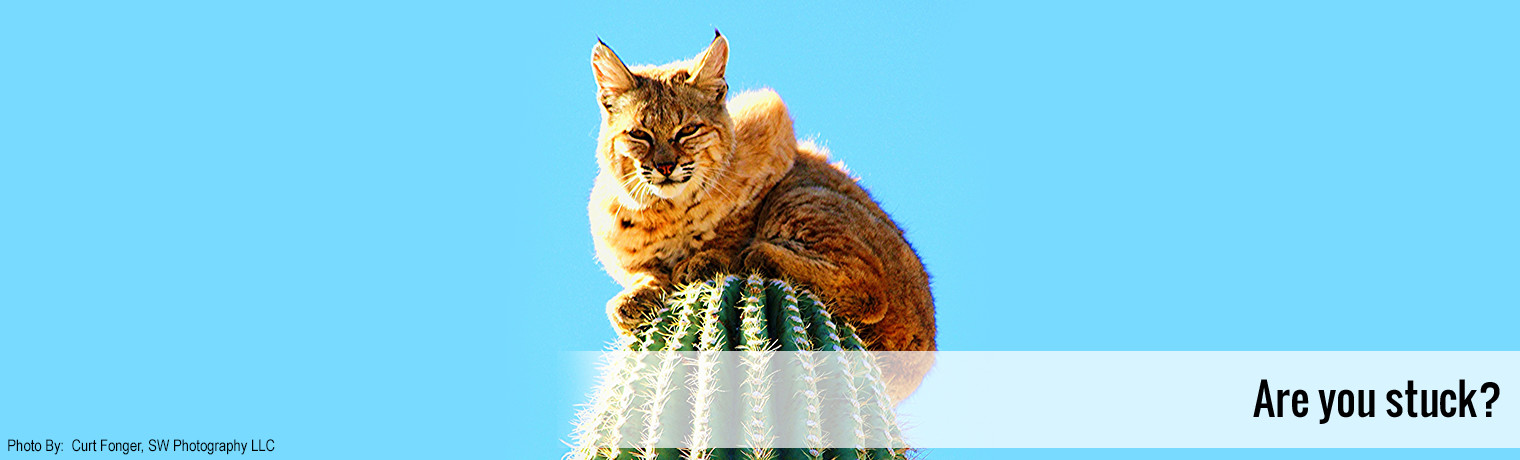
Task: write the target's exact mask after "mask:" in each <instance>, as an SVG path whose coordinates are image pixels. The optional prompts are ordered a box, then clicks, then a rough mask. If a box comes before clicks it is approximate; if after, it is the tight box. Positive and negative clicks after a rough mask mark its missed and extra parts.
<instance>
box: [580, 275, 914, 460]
mask: <svg viewBox="0 0 1520 460" xmlns="http://www.w3.org/2000/svg"><path fill="white" fill-rule="evenodd" d="M863 350H864V348H863V347H862V345H861V342H860V337H859V336H858V335H856V333H855V330H854V328H853V327H851V326H850V325H849V324H845V323H842V322H841V323H836V322H835V321H834V320H833V318H832V317H831V316H830V315H829V312H828V310H827V309H826V308H825V307H824V304H823V302H822V301H820V300H819V299H818V298H817V297H816V296H814V295H813V294H812V293H810V292H807V291H797V290H796V289H795V288H793V287H792V286H791V285H790V284H788V283H786V282H784V281H781V280H767V279H763V278H761V277H759V276H757V275H751V276H749V277H748V278H740V277H737V276H722V277H719V278H717V279H714V280H710V281H708V282H705V283H701V284H696V285H692V286H689V287H686V288H684V289H681V290H679V291H676V292H675V293H672V294H671V295H669V296H667V297H666V299H665V304H664V305H662V306H661V307H659V308H658V309H657V310H656V311H655V312H654V315H653V317H652V319H651V321H650V322H649V324H648V325H647V326H646V327H644V328H642V329H640V330H639V331H636V333H635V334H634V335H633V336H632V337H626V338H624V339H623V340H621V341H620V342H618V343H616V344H614V351H627V352H643V351H690V352H694V353H686V354H676V353H643V354H639V353H630V354H628V355H629V356H638V357H637V358H632V359H612V360H610V363H609V366H608V367H607V368H606V369H604V371H603V379H602V383H601V385H600V386H599V387H598V388H597V390H596V393H595V396H594V398H595V399H594V400H593V401H592V405H590V406H588V407H587V408H586V409H584V410H582V411H581V413H580V417H579V420H578V422H577V424H576V429H575V432H574V434H573V437H574V440H575V447H574V448H573V450H572V451H571V452H570V453H569V454H567V455H566V458H567V459H575V460H622V459H639V460H657V459H689V460H708V459H712V460H741V459H752V460H762V459H768V460H791V459H808V460H822V459H882V460H885V459H904V458H906V455H907V453H908V450H907V449H903V448H895V449H894V448H864V446H867V445H874V446H880V445H893V446H901V445H903V443H902V434H901V431H900V430H899V428H898V426H897V422H896V419H895V416H894V413H893V411H892V403H891V399H890V398H889V397H888V396H887V394H886V386H885V384H884V382H883V380H882V376H881V371H880V368H879V367H877V366H876V365H875V363H874V361H871V358H870V356H869V355H865V354H861V355H854V354H841V353H818V352H820V351H823V352H858V351H863ZM721 351H728V352H738V353H737V354H738V356H739V359H738V360H737V364H736V365H727V366H725V365H724V364H723V362H722V361H721V360H719V359H718V358H719V357H718V355H719V353H711V352H721ZM778 351H780V352H783V354H785V355H786V358H787V359H795V360H796V361H797V362H796V364H795V365H786V366H777V365H775V364H774V363H773V362H772V359H782V358H781V357H777V356H775V355H776V352H778ZM704 352H707V353H704ZM683 356H685V357H686V358H684V360H685V361H684V362H683ZM693 356H694V357H693ZM846 356H849V357H851V358H852V359H846ZM856 358H863V359H856ZM720 377H723V378H720ZM721 382H736V383H735V384H734V385H730V386H732V387H733V388H720V386H722V385H723V383H721ZM778 385H779V386H780V388H775V387H776V386H778ZM774 394H795V395H797V396H796V397H795V398H793V399H791V400H786V401H772V400H770V398H769V397H768V396H766V395H774ZM723 398H727V399H723ZM825 398H833V401H835V402H838V401H846V403H845V404H847V405H848V412H850V413H849V414H848V416H846V417H840V416H838V415H830V414H828V413H827V412H828V411H826V410H823V407H824V406H825ZM720 399H721V401H720ZM718 407H736V408H738V409H737V410H739V411H741V412H742V413H741V414H738V415H733V416H730V417H728V418H726V420H739V421H742V423H740V424H739V426H729V425H732V424H722V423H714V418H715V417H714V411H715V410H717V409H716V408H718ZM783 430H784V431H783ZM783 433H784V434H787V435H790V436H791V437H790V439H802V440H805V444H806V445H807V446H808V447H806V448H773V447H772V446H773V441H774V439H776V438H777V435H778V434H783ZM739 440H743V441H744V442H742V443H740V442H737V441H739ZM830 440H832V441H833V444H835V445H854V446H856V448H853V449H852V448H827V446H828V445H829V441H830ZM673 441H674V442H673ZM676 444H680V445H686V446H691V448H689V449H685V448H683V449H676V448H668V447H663V448H662V447H657V446H662V445H663V446H670V445H676ZM715 444H718V445H724V444H726V445H748V446H752V447H750V448H744V449H728V448H706V447H705V446H710V445H715ZM618 446H643V447H633V448H627V447H625V448H618Z"/></svg>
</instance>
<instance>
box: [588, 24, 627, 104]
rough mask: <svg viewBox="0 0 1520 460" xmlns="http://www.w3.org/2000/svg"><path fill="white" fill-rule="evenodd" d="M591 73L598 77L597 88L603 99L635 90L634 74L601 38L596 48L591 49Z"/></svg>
mask: <svg viewBox="0 0 1520 460" xmlns="http://www.w3.org/2000/svg"><path fill="white" fill-rule="evenodd" d="M591 71H592V73H593V74H595V75H596V87H597V89H598V90H600V91H599V93H601V96H603V97H606V96H610V95H613V94H617V93H621V92H623V91H627V90H630V89H633V85H634V79H633V72H629V71H628V66H626V65H623V60H622V59H619V58H618V56H617V53H613V52H612V48H608V47H607V44H606V43H602V39H600V38H598V39H596V47H595V48H592V49H591Z"/></svg>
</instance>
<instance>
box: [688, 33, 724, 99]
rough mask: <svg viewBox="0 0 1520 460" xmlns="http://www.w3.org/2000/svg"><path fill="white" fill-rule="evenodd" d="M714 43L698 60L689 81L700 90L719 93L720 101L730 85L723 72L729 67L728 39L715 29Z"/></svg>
mask: <svg viewBox="0 0 1520 460" xmlns="http://www.w3.org/2000/svg"><path fill="white" fill-rule="evenodd" d="M713 34H714V35H716V37H713V42H712V44H711V45H708V46H707V51H703V52H702V57H701V58H700V59H697V64H696V67H695V68H694V69H693V71H692V73H691V79H690V80H688V81H690V82H691V84H692V85H695V86H696V87H698V88H703V89H710V90H713V91H716V92H717V93H718V100H720V101H721V100H722V99H723V95H724V93H726V92H728V83H726V82H724V80H723V70H724V69H725V68H727V67H728V39H726V38H723V34H722V33H719V32H718V30H717V29H713Z"/></svg>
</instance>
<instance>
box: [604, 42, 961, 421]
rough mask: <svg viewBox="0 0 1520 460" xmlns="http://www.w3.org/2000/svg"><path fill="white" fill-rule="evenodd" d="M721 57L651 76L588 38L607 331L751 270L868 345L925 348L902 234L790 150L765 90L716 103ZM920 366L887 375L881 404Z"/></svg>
mask: <svg viewBox="0 0 1520 460" xmlns="http://www.w3.org/2000/svg"><path fill="white" fill-rule="evenodd" d="M727 57H728V43H727V40H726V39H724V38H723V37H722V36H718V37H717V38H716V39H714V41H713V43H712V45H711V46H709V47H708V49H707V50H706V51H704V52H703V54H702V55H700V56H698V58H697V59H694V60H691V61H683V62H676V63H672V64H667V65H664V66H659V67H641V68H634V69H629V68H627V67H625V66H624V65H623V63H622V61H621V60H619V59H618V58H617V55H616V54H614V53H613V52H612V50H611V49H610V48H607V47H606V45H604V44H602V43H600V42H599V43H598V44H597V46H596V48H595V50H594V52H593V54H592V67H593V70H594V71H595V75H596V77H597V84H598V89H599V91H598V97H599V100H600V101H601V102H602V105H603V108H604V110H603V111H602V129H601V135H600V136H599V138H598V145H597V161H598V164H599V165H600V166H601V173H600V174H599V175H598V176H597V179H596V184H595V186H594V187H593V189H592V192H591V203H590V206H589V211H590V217H591V233H592V236H593V238H594V239H595V241H596V253H597V258H598V259H599V260H600V261H601V262H602V265H603V266H604V267H605V268H606V270H607V272H608V273H609V274H611V275H612V277H613V278H614V279H616V280H617V281H618V283H620V284H622V285H623V286H624V288H625V289H624V290H623V292H622V293H620V294H618V295H617V296H616V297H614V298H613V299H612V300H611V301H609V302H608V303H607V313H608V317H609V319H611V321H612V323H613V326H614V327H616V328H617V329H618V330H619V331H620V332H625V333H626V332H627V331H630V330H632V329H634V328H636V327H638V326H639V325H640V324H641V323H642V322H644V321H646V320H647V315H648V314H649V312H650V310H651V306H653V305H654V304H655V303H656V302H657V301H658V300H659V297H660V295H661V294H662V293H663V292H664V291H666V290H668V289H670V288H671V287H672V286H674V285H676V284H683V283H690V282H696V281H701V280H703V279H706V278H708V277H711V276H713V275H715V274H718V273H739V272H747V271H755V270H757V271H760V272H761V273H764V274H766V275H768V276H772V277H784V278H789V279H791V280H794V281H796V282H798V283H800V284H802V285H804V286H806V287H809V288H811V289H813V290H814V291H815V292H817V293H819V295H820V296H821V297H823V299H824V301H825V302H826V303H827V304H828V305H829V310H830V311H831V312H832V313H834V315H836V316H838V317H841V318H843V319H844V320H847V321H849V322H850V323H851V324H853V325H855V326H856V327H857V328H858V329H859V331H860V334H861V336H862V338H863V339H864V340H866V341H867V343H868V347H869V348H870V349H872V350H893V351H929V350H934V349H935V343H934V336H935V325H934V300H933V298H932V296H931V295H930V292H929V277H928V274H927V273H926V272H925V271H924V268H923V265H922V264H921V263H920V262H919V258H918V255H917V254H916V253H914V251H913V248H912V247H911V246H909V244H908V242H907V240H906V239H904V238H903V234H902V230H901V229H899V228H898V227H897V225H896V224H895V223H894V222H893V221H892V219H891V217H889V216H887V214H886V213H885V212H883V211H882V210H881V207H879V206H877V204H876V202H875V201H873V200H872V199H871V197H870V195H868V194H867V193H866V191H865V190H864V189H862V188H861V187H860V186H859V185H858V184H856V181H855V180H854V179H852V178H850V176H849V175H848V174H847V173H846V172H845V171H844V169H843V166H842V165H837V166H831V165H829V164H828V162H827V153H826V152H825V151H824V150H823V149H820V148H817V147H814V146H812V145H811V144H803V145H799V144H798V143H797V140H796V137H795V135H794V134H793V133H792V120H791V116H790V115H789V114H788V113H787V110H786V106H785V105H784V104H782V102H781V98H780V96H778V95H776V93H775V92H773V91H770V90H760V91H753V92H748V93H745V94H741V95H738V96H736V97H734V98H733V99H732V100H730V101H728V103H727V104H726V105H725V104H724V103H723V98H724V96H725V95H726V92H727V84H726V83H725V82H724V79H723V72H724V67H725V66H726V62H727ZM662 164H663V165H665V167H666V169H664V170H663V171H662V170H661V169H660V167H659V165H662ZM672 165H677V166H675V167H674V169H671V166H672ZM665 171H669V172H670V174H668V175H667V174H661V173H662V172H665ZM683 177H688V178H687V179H685V180H684V181H681V182H680V183H679V184H665V185H664V187H657V185H658V184H659V183H661V182H665V181H666V180H667V178H668V179H669V180H680V179H682V178H683ZM921 364H922V365H921V366H918V365H915V366H913V367H921V369H917V371H918V372H916V375H913V376H912V377H908V378H906V380H905V379H901V378H897V379H894V378H889V384H891V385H890V386H891V387H892V388H891V390H892V393H893V396H894V399H897V400H901V399H902V398H904V397H906V396H907V395H908V394H909V393H911V392H912V391H913V389H914V388H916V387H917V385H918V380H919V379H920V378H921V377H922V375H923V372H924V371H927V367H928V362H927V361H925V362H923V363H921ZM891 374H896V373H891ZM891 374H889V375H891ZM908 374H909V375H912V374H914V373H912V372H910V373H908Z"/></svg>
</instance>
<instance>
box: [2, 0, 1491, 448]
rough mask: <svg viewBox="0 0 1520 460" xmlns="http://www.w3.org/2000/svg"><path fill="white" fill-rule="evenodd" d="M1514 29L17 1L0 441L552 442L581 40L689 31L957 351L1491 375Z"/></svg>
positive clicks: (1278, 20)
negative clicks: (1340, 357) (1350, 358)
mask: <svg viewBox="0 0 1520 460" xmlns="http://www.w3.org/2000/svg"><path fill="white" fill-rule="evenodd" d="M1516 17H1517V10H1516V7H1515V6H1513V5H1512V4H1508V3H1503V2H1465V3H1462V4H1460V5H1457V4H1436V3H1428V4H1422V3H1414V2H1335V3H1333V4H1327V3H1323V2H1257V3H1247V4H1241V3H1219V2H1146V3H1139V2H1062V3H1059V4H1051V5H1027V4H1014V5H989V4H960V5H933V6H930V5H919V4H901V5H882V4H842V5H834V6H825V5H810V4H805V3H791V4H785V5H767V6H746V5H725V6H711V5H702V6H695V5H692V6H683V5H678V4H671V3H663V2H662V3H657V4H614V5H597V4H583V3H579V2H556V3H553V4H548V5H536V6H516V5H506V4H497V3H492V2H430V3H417V4H402V3H397V2H381V3H374V2H348V3H341V2H340V3H326V4H322V5H315V4H308V3H303V2H287V3H279V2H276V3H258V4H251V3H245V4H205V3H199V2H133V3H114V2H113V3H106V2H101V3H78V4H67V5H65V4H59V3H48V4H36V5H18V4H7V5H5V6H3V7H0V61H3V62H5V63H6V64H5V65H4V68H5V69H6V70H5V71H4V72H0V213H3V215H4V216H5V218H4V221H3V225H0V235H3V238H0V311H3V315H4V316H5V317H6V319H5V320H4V324H5V326H3V327H4V329H5V332H4V333H0V349H3V350H5V354H4V356H5V360H6V366H5V370H4V371H3V372H0V375H3V376H4V377H5V378H4V379H3V380H0V395H4V397H5V400H4V401H3V405H4V406H5V407H6V411H5V413H6V414H7V415H6V416H5V417H0V432H3V433H6V436H10V437H26V436H31V437H36V438H38V439H42V438H44V437H52V438H55V439H60V438H61V439H70V438H75V437H79V438H89V437H92V436H109V437H117V438H121V439H133V438H141V439H146V438H147V437H160V436H176V437H186V438H193V437H201V438H204V439H207V440H211V439H213V438H217V439H220V438H234V437H242V438H247V437H250V436H256V437H269V438H276V439H278V440H279V441H281V443H280V444H279V445H280V446H281V448H282V449H289V450H288V451H278V452H279V453H281V454H282V455H285V456H289V457H291V458H316V457H330V456H334V455H336V456H354V457H360V456H362V457H370V458H374V457H392V456H394V457H407V458H416V457H435V456H441V457H451V456H462V455H471V456H510V457H517V456H519V455H533V456H537V457H549V456H553V455H558V454H559V453H561V452H562V451H563V446H562V445H561V444H560V443H559V439H561V438H563V437H564V436H565V435H566V434H567V433H568V431H569V424H568V423H569V419H570V416H571V415H572V412H573V410H574V407H573V405H575V404H578V403H581V402H584V392H585V391H586V390H587V388H585V385H587V384H588V381H589V376H588V375H586V371H585V370H584V369H580V368H578V367H577V363H576V362H574V360H572V359H571V358H570V357H571V356H572V355H571V352H574V351H585V350H596V349H599V348H600V347H601V346H602V345H603V344H604V343H605V342H607V341H609V340H611V339H612V332H611V330H610V329H609V327H608V326H607V322H606V320H605V317H604V314H603V311H602V305H603V303H604V302H605V301H606V299H608V298H609V297H611V296H612V295H613V294H615V293H616V292H617V290H618V288H617V286H616V285H615V284H614V283H613V282H612V281H611V279H610V278H609V277H608V276H607V275H606V274H605V273H603V272H602V271H601V270H600V268H599V267H598V266H597V265H596V262H595V260H594V258H593V254H592V249H591V240H590V236H589V234H588V231H587V228H586V217H585V200H586V197H587V194H588V191H589V189H590V185H591V180H592V178H593V177H594V175H595V173H596V165H595V162H594V159H593V156H592V152H593V148H594V144H595V135H596V131H597V124H598V123H599V118H598V112H597V106H596V104H595V102H594V100H593V92H594V85H593V83H592V80H591V72H590V67H589V64H588V59H589V56H590V52H591V46H592V44H593V43H595V40H596V38H597V37H601V38H602V39H603V40H605V41H606V42H607V43H608V44H609V45H611V46H612V47H613V48H614V49H615V50H617V52H618V53H619V54H620V55H621V56H622V57H623V58H624V59H625V60H627V61H629V63H630V64H632V63H662V62H667V61H670V60H675V59H684V58H687V57H690V56H692V55H694V54H695V53H697V52H698V51H700V50H701V49H702V47H703V46H705V45H706V44H707V43H708V40H709V39H710V38H711V34H712V29H714V28H719V29H721V30H722V31H723V33H724V35H726V36H727V37H728V38H729V40H730V44H731V48H732V50H731V59H730V62H729V66H728V75H729V79H730V80H729V82H730V84H731V86H733V87H734V88H735V89H743V88H757V87H771V88H774V89H776V90H777V91H778V92H779V93H780V94H781V95H782V97H783V98H784V99H785V100H786V101H787V103H788V104H789V106H790V108H791V109H792V112H793V116H794V118H795V120H796V127H797V132H798V133H799V134H801V135H803V136H807V137H815V138H816V139H818V141H819V142H820V143H822V144H824V145H826V146H827V147H828V148H829V149H830V150H832V151H833V153H834V155H835V156H836V157H837V158H840V159H843V160H844V161H845V162H846V163H847V164H849V166H850V169H851V170H852V171H854V172H855V173H857V174H859V175H860V176H861V178H862V183H863V184H864V185H866V186H867V187H868V188H869V189H870V190H871V192H872V193H873V194H874V195H875V197H876V198H877V199H878V200H879V201H881V202H882V204H883V207H884V208H885V209H887V210H888V211H889V212H890V213H892V215H893V216H894V217H896V219H897V220H898V221H899V223H900V224H901V225H902V226H903V227H904V228H905V229H906V230H907V233H908V237H909V239H910V240H911V241H912V242H913V244H914V245H915V247H916V248H917V249H918V251H919V253H920V254H921V255H922V256H923V259H924V261H925V263H926V265H927V267H928V269H929V271H930V272H931V273H932V274H933V276H934V290H935V297H936V301H937V305H938V307H939V320H940V334H941V336H940V345H941V347H942V348H944V349H953V350H1515V349H1517V345H1520V343H1517V339H1516V335H1515V334H1514V330H1515V326H1516V325H1517V321H1516V320H1517V318H1516V316H1515V313H1514V312H1515V307H1516V306H1517V303H1520V298H1517V291H1516V289H1515V280H1516V279H1520V266H1517V265H1516V262H1515V261H1517V260H1520V245H1517V240H1516V238H1515V237H1514V235H1517V234H1520V220H1517V214H1516V213H1515V201H1516V197H1520V182H1517V181H1516V180H1515V177H1516V176H1517V173H1520V160H1517V154H1520V142H1517V139H1516V136H1515V129H1516V126H1520V112H1517V109H1516V108H1517V107H1520V90H1517V86H1516V85H1515V82H1516V81H1520V67H1517V65H1516V61H1515V59H1514V50H1513V44H1514V43H1520V37H1517V31H1516V29H1515V27H1514V22H1515V18H1516ZM285 446H289V447H285ZM1358 452H1363V453H1365V454H1366V456H1369V457H1374V456H1375V457H1379V458H1381V457H1384V456H1387V455H1390V453H1389V452H1382V451H1358ZM1310 454H1316V453H1315V452H1309V453H1304V452H1287V451H1280V452H1273V451H1267V452H1247V451H1228V452H1217V451H1208V452H1203V451H1185V452H1181V453H1178V452H1175V451H1165V452H1157V451H1147V452H1139V453H1137V452H1132V451H1073V452H1062V451H1032V452H998V451H940V452H936V453H934V454H933V457H932V458H1001V457H1003V456H1007V455H1026V456H1035V457H1055V458H1064V457H1114V456H1124V457H1129V456H1133V455H1158V456H1159V455H1165V456H1167V457H1172V456H1177V455H1182V456H1188V455H1196V456H1205V455H1206V456H1209V457H1214V456H1227V457H1252V458H1255V457H1263V458H1280V457H1287V456H1294V457H1297V456H1301V455H1310ZM1489 454H1490V453H1485V452H1473V451H1464V452H1461V453H1455V454H1454V453H1450V452H1430V451H1406V452H1399V453H1397V454H1396V455H1406V456H1410V457H1412V458H1413V457H1420V458H1424V457H1443V458H1445V457H1451V456H1463V457H1467V456H1472V457H1481V456H1485V455H1489ZM1318 455H1323V456H1326V457H1329V456H1332V455H1333V456H1336V457H1339V456H1343V455H1347V453H1346V452H1333V451H1332V452H1330V453H1318Z"/></svg>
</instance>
